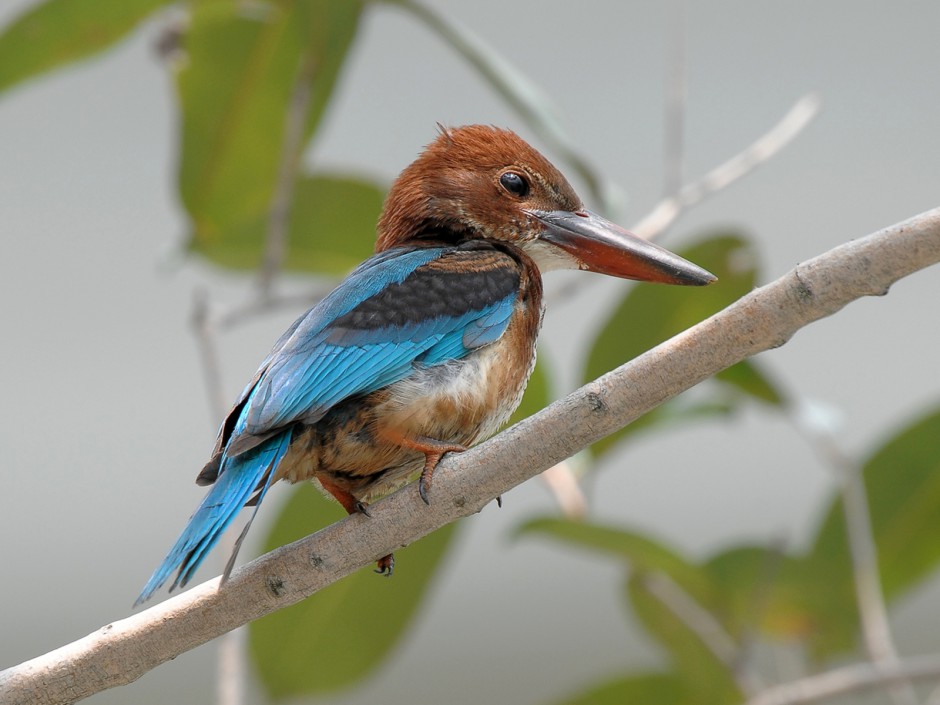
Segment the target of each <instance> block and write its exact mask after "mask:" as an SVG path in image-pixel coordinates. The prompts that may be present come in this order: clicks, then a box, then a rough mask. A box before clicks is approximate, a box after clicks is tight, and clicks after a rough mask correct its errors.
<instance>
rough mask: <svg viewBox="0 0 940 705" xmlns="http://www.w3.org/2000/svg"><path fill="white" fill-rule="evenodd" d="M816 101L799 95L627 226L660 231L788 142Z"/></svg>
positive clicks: (648, 233)
mask: <svg viewBox="0 0 940 705" xmlns="http://www.w3.org/2000/svg"><path fill="white" fill-rule="evenodd" d="M819 105H820V100H819V96H818V95H817V94H815V93H809V94H807V95H805V96H803V97H802V98H800V99H799V100H798V101H797V102H796V103H795V104H794V105H793V107H792V108H790V110H789V111H787V114H786V115H784V116H783V118H782V119H781V120H780V122H778V123H777V124H776V125H774V126H773V127H772V128H771V129H770V130H769V131H768V132H767V133H766V134H764V135H763V136H762V137H760V138H759V139H758V140H757V141H755V142H754V143H753V144H751V145H750V146H749V147H748V148H747V149H745V150H744V151H742V152H739V153H738V154H736V155H735V156H733V157H731V159H729V160H728V161H726V162H724V163H723V164H720V165H719V166H717V167H715V168H714V169H712V170H711V171H710V172H708V173H707V174H706V175H705V176H703V177H702V178H701V179H699V180H698V181H695V182H693V183H690V184H686V185H685V186H683V187H682V188H681V189H680V190H679V193H678V194H677V195H675V196H668V197H666V198H664V199H663V200H661V201H660V202H659V203H657V204H656V206H655V207H654V208H653V210H652V211H650V212H649V213H648V214H647V215H645V216H644V217H643V218H641V219H640V221H639V222H638V223H636V224H635V225H634V226H633V227H632V228H631V230H632V231H633V232H634V233H636V234H637V235H639V236H640V237H644V238H647V239H653V238H655V237H657V236H659V235H661V234H662V233H663V232H664V231H665V230H666V228H668V227H669V226H670V225H672V223H673V222H675V220H676V218H678V217H679V215H681V214H682V212H683V211H684V210H686V209H687V208H689V207H691V206H694V205H695V204H696V203H698V202H699V201H701V200H703V199H704V198H706V197H708V196H711V195H712V194H715V193H717V192H718V191H720V190H722V189H723V188H726V187H727V186H728V185H729V184H731V183H732V182H734V181H737V180H738V179H740V178H741V177H742V176H744V175H745V174H748V173H749V172H751V171H753V170H754V169H755V168H757V167H758V166H760V165H761V164H763V163H764V162H766V161H767V160H768V159H770V158H771V157H773V156H774V155H775V154H776V153H777V152H779V151H780V150H781V149H783V148H784V147H785V146H787V145H788V144H789V143H790V142H792V141H793V138H794V137H796V136H797V135H798V134H799V133H800V132H802V131H803V129H804V128H805V127H806V126H807V125H808V124H809V123H810V121H811V120H812V119H813V118H814V117H815V116H816V114H817V113H818V112H819Z"/></svg>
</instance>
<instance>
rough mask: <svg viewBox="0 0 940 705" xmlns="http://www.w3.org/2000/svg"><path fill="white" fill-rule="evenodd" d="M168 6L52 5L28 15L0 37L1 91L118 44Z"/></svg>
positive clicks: (135, 2)
mask: <svg viewBox="0 0 940 705" xmlns="http://www.w3.org/2000/svg"><path fill="white" fill-rule="evenodd" d="M172 2H173V0H122V1H121V2H101V0H56V1H55V2H44V3H40V4H38V5H36V6H35V7H34V8H32V9H30V10H27V11H26V12H24V13H23V14H22V15H20V16H19V17H17V18H16V19H15V20H14V21H13V22H12V23H11V24H10V25H8V26H7V27H6V28H5V30H4V32H3V34H2V35H0V91H4V90H6V89H8V88H10V87H12V86H14V85H16V84H18V83H20V82H21V81H25V80H27V79H30V78H34V77H36V76H39V75H41V74H43V73H45V72H46V71H51V70H53V69H57V68H60V67H63V66H70V65H72V64H73V63H74V62H75V61H77V60H78V59H84V58H87V57H90V56H94V55H95V54H98V53H99V52H101V51H104V50H105V49H107V48H108V47H110V46H112V45H114V44H115V43H116V42H119V41H120V40H121V39H123V38H124V37H125V36H127V34H128V33H129V32H131V31H132V30H133V29H135V28H136V27H137V26H138V25H139V24H140V23H141V22H142V21H143V20H145V19H147V17H149V16H150V15H151V14H152V13H153V11H154V10H156V9H158V8H160V7H163V6H165V5H170V4H172Z"/></svg>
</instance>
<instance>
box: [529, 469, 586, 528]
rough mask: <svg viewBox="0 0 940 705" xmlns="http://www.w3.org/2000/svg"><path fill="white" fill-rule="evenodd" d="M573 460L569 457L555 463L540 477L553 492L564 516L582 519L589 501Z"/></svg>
mask: <svg viewBox="0 0 940 705" xmlns="http://www.w3.org/2000/svg"><path fill="white" fill-rule="evenodd" d="M571 460H572V459H571V458H569V459H568V460H563V461H562V462H560V463H558V464H557V465H553V466H552V467H550V468H549V469H548V470H546V471H545V472H543V473H542V474H541V475H540V476H539V477H540V478H541V480H542V482H544V483H545V486H546V487H548V491H549V492H551V493H552V496H553V497H554V498H555V501H556V502H557V503H558V507H559V508H560V509H561V513H562V514H563V515H564V516H566V517H568V518H569V519H582V518H584V515H585V514H586V513H587V508H588V502H587V497H585V496H584V490H582V489H581V485H580V484H579V483H578V477H577V475H576V474H575V472H574V469H573V468H572V467H571Z"/></svg>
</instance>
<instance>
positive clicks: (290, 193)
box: [258, 52, 317, 299]
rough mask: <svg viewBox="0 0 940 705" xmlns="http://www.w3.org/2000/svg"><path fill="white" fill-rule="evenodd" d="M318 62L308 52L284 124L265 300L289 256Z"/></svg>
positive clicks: (267, 245) (264, 265) (265, 263)
mask: <svg viewBox="0 0 940 705" xmlns="http://www.w3.org/2000/svg"><path fill="white" fill-rule="evenodd" d="M316 67H317V61H316V57H315V56H314V55H313V52H310V53H308V54H307V55H306V56H305V57H304V59H303V61H302V63H301V65H300V66H299V67H298V70H297V76H296V77H295V79H294V86H293V89H292V91H291V99H290V105H289V106H288V109H287V116H286V118H285V122H284V139H283V141H282V142H281V156H280V161H279V163H278V171H277V181H276V182H275V185H274V194H273V195H272V197H271V207H270V209H269V210H268V227H267V233H266V237H265V242H264V257H263V259H262V262H261V271H260V272H259V277H258V286H259V289H260V291H261V298H262V299H264V298H267V297H269V296H270V295H271V287H272V285H273V283H274V279H275V278H276V277H277V275H278V273H279V272H280V271H281V267H282V266H283V264H284V258H285V256H286V255H287V238H288V234H289V232H288V231H289V227H290V212H291V206H292V205H293V201H294V183H295V182H296V179H297V168H298V164H299V163H300V155H301V151H302V149H303V140H304V127H305V126H306V123H307V116H308V114H309V112H310V98H311V95H312V94H313V76H314V73H315V71H316Z"/></svg>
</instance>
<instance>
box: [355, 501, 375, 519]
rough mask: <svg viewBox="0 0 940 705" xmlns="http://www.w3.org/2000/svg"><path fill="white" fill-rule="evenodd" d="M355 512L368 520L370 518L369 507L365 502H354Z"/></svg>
mask: <svg viewBox="0 0 940 705" xmlns="http://www.w3.org/2000/svg"><path fill="white" fill-rule="evenodd" d="M356 511H357V512H359V513H360V514H365V515H366V516H367V517H369V518H370V519H371V518H372V512H370V511H369V505H368V504H366V503H365V502H356Z"/></svg>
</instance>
